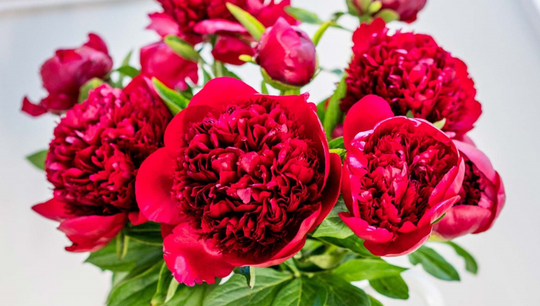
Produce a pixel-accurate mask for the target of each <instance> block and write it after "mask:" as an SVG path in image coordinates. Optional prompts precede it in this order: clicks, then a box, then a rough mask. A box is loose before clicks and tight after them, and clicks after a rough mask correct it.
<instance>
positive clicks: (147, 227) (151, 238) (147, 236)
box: [124, 222, 163, 246]
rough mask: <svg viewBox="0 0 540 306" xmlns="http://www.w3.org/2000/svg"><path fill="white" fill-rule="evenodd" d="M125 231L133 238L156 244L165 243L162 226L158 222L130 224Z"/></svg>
mask: <svg viewBox="0 0 540 306" xmlns="http://www.w3.org/2000/svg"><path fill="white" fill-rule="evenodd" d="M124 232H125V235H126V236H128V237H129V238H130V239H131V240H136V241H138V242H141V243H145V244H151V245H155V246H162V245H163V237H162V236H161V226H160V225H159V224H158V223H154V222H146V223H144V224H141V225H139V226H128V227H126V228H125V229H124Z"/></svg>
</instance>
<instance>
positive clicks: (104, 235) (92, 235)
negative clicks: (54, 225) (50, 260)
mask: <svg viewBox="0 0 540 306" xmlns="http://www.w3.org/2000/svg"><path fill="white" fill-rule="evenodd" d="M126 221H127V214H124V213H122V214H116V215H113V216H87V217H76V218H72V219H67V220H64V221H62V223H60V226H59V227H58V229H59V230H61V231H62V232H64V233H65V234H66V236H67V237H68V238H69V240H71V242H73V245H72V246H70V247H66V250H67V251H69V252H95V251H97V250H99V249H101V248H103V247H104V246H106V245H107V244H108V243H109V242H111V240H113V239H114V237H115V236H116V235H117V234H118V232H120V230H121V229H122V228H123V227H124V225H125V224H126Z"/></svg>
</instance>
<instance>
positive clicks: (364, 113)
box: [343, 95, 394, 149]
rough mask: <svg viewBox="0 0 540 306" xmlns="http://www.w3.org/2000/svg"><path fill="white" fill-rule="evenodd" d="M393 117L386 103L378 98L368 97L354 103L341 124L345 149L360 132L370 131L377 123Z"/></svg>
mask: <svg viewBox="0 0 540 306" xmlns="http://www.w3.org/2000/svg"><path fill="white" fill-rule="evenodd" d="M393 116H394V113H393V112H392V109H391V108H390V106H389V105H388V102H386V100H384V99H383V98H381V97H379V96H374V95H368V96H365V97H364V98H362V99H361V100H360V101H358V102H357V103H355V104H354V105H353V107H352V108H351V109H350V110H349V112H348V113H347V116H346V117H345V122H344V123H343V140H344V142H345V147H346V148H347V149H348V147H349V146H350V144H351V141H352V140H353V139H354V137H356V135H357V134H358V133H360V132H365V131H369V130H372V129H373V128H374V127H375V126H376V125H377V123H379V122H381V121H383V120H385V119H388V118H391V117H393Z"/></svg>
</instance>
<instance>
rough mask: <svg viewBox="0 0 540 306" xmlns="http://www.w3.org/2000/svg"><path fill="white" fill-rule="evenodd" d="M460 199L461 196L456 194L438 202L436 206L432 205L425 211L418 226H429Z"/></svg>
mask: <svg viewBox="0 0 540 306" xmlns="http://www.w3.org/2000/svg"><path fill="white" fill-rule="evenodd" d="M459 199H460V197H459V196H454V197H452V198H449V199H448V200H445V201H443V202H441V203H438V204H437V205H435V206H434V207H431V208H430V209H429V210H427V211H426V212H425V213H424V215H423V216H422V218H421V219H420V221H418V226H419V227H424V226H429V225H430V224H432V223H433V222H435V221H436V220H437V219H439V218H440V217H441V216H442V215H444V214H445V213H446V212H447V211H448V210H449V209H450V208H451V207H452V206H453V205H454V204H456V203H457V202H458V201H459Z"/></svg>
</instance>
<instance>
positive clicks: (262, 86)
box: [261, 81, 268, 95]
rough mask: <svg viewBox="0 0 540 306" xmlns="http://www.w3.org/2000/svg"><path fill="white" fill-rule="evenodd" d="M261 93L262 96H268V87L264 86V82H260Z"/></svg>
mask: <svg viewBox="0 0 540 306" xmlns="http://www.w3.org/2000/svg"><path fill="white" fill-rule="evenodd" d="M261 93H262V94H263V95H267V94H268V86H266V82H265V81H262V82H261Z"/></svg>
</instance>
